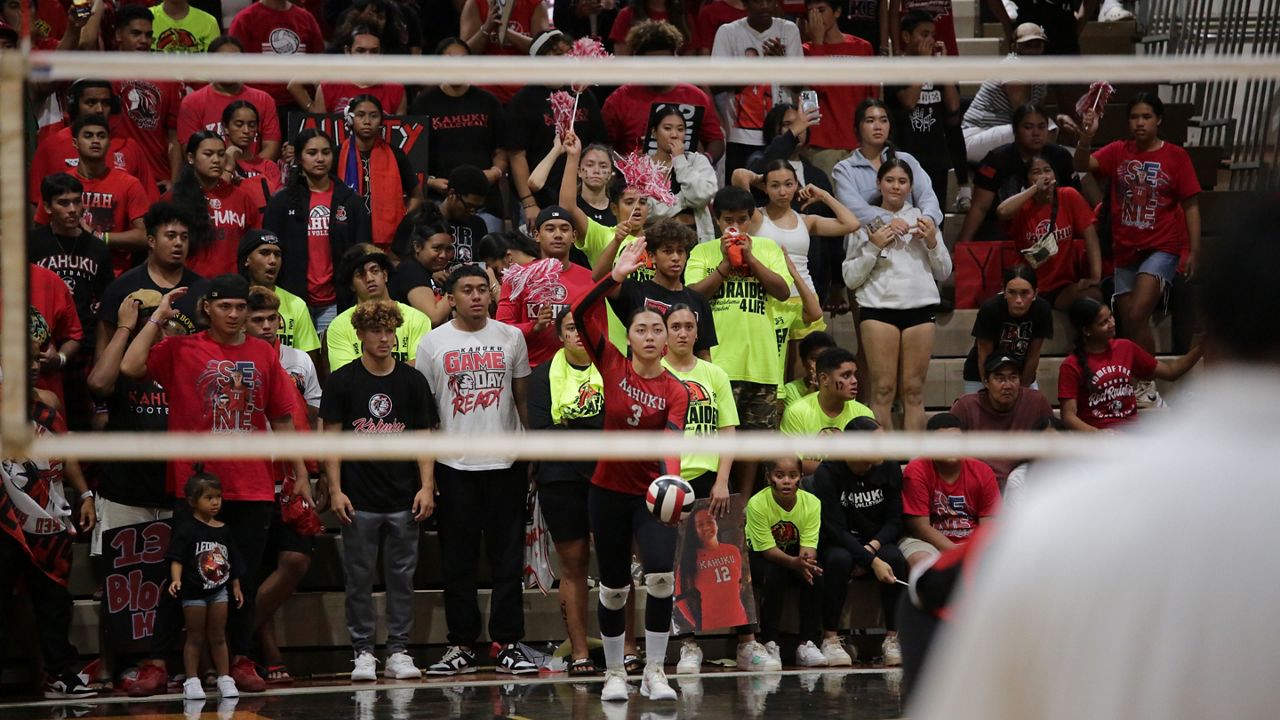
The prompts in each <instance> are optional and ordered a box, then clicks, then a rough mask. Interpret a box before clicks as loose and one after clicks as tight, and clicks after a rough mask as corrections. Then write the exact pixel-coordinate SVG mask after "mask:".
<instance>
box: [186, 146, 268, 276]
mask: <svg viewBox="0 0 1280 720" xmlns="http://www.w3.org/2000/svg"><path fill="white" fill-rule="evenodd" d="M226 154H227V144H226V143H225V142H224V141H223V139H222V136H220V135H218V133H216V132H214V131H212V130H200V131H197V132H195V133H193V134H192V135H191V137H190V138H189V139H188V140H187V147H186V160H187V164H186V165H185V166H184V167H183V168H182V172H181V173H180V174H179V175H178V182H176V183H174V184H173V192H172V197H171V199H172V200H173V202H174V203H176V204H178V205H180V206H182V207H184V208H186V209H187V210H188V211H190V213H191V219H192V224H191V227H190V228H188V230H189V231H190V237H191V247H190V249H189V250H188V252H187V267H188V268H190V269H191V271H192V272H194V273H196V274H197V275H201V276H203V277H207V278H211V277H214V276H216V275H225V274H227V273H235V272H236V251H237V250H238V249H239V247H240V238H241V236H243V235H244V231H245V230H248V229H249V228H256V227H259V226H260V225H261V224H262V216H261V215H260V214H259V212H258V205H257V203H256V202H255V201H254V200H253V198H251V197H250V196H249V194H248V193H247V192H245V191H244V190H241V189H240V188H238V187H236V186H235V185H232V184H231V183H229V182H227V181H226V180H224V179H223V168H224V167H225V165H226V160H227V158H226Z"/></svg>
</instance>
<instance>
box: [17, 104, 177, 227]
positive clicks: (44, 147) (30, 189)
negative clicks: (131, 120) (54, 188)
mask: <svg viewBox="0 0 1280 720" xmlns="http://www.w3.org/2000/svg"><path fill="white" fill-rule="evenodd" d="M113 126H115V124H114V123H113ZM106 160H107V166H108V167H110V168H113V169H115V170H119V171H120V172H121V173H125V174H128V175H132V176H133V177H135V178H137V179H138V182H140V183H141V185H142V190H143V192H145V193H146V194H147V199H148V200H150V201H152V202H154V201H155V200H157V199H158V198H159V196H160V191H159V189H158V188H157V187H156V183H155V176H154V175H152V174H151V163H150V161H148V160H147V154H146V153H145V152H144V151H143V150H142V148H141V147H139V146H138V144H137V143H136V142H134V141H133V140H131V139H129V138H128V137H125V136H124V135H123V132H122V134H121V135H119V136H116V137H112V138H111V144H110V145H109V146H108V148H107V158H106ZM79 165H80V154H79V153H77V152H76V147H75V145H73V144H72V141H71V128H69V127H64V128H63V129H61V130H59V131H57V132H55V133H54V134H52V135H50V136H49V137H47V138H45V139H44V140H43V141H42V142H41V143H40V144H39V145H37V146H36V155H35V157H34V158H33V159H32V160H31V170H30V172H29V174H28V175H27V200H28V201H29V202H30V203H31V204H33V205H37V206H38V205H40V182H41V181H42V180H44V179H45V178H46V177H48V176H50V175H52V174H54V173H60V172H61V173H68V174H70V175H76V168H77V167H79ZM76 177H79V176H78V175H76ZM164 178H165V179H166V180H167V179H168V178H169V173H168V171H166V172H165V174H164ZM80 180H81V181H82V182H83V181H84V178H80Z"/></svg>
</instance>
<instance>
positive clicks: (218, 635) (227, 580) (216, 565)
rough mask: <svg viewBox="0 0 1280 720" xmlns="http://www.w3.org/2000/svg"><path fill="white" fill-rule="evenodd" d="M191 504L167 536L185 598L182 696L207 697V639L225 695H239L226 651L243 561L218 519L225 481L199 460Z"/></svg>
mask: <svg viewBox="0 0 1280 720" xmlns="http://www.w3.org/2000/svg"><path fill="white" fill-rule="evenodd" d="M184 494H185V495H186V498H187V504H188V505H190V506H191V517H192V520H191V521H189V522H185V523H178V524H177V527H176V528H175V529H174V533H173V538H172V539H171V540H170V542H169V553H168V555H166V557H167V558H168V559H169V560H170V561H171V562H170V564H169V575H170V578H171V580H170V583H169V594H170V595H173V596H174V597H176V598H179V599H181V600H182V614H183V617H184V618H185V620H186V625H187V641H186V644H185V645H184V646H183V648H182V661H183V665H184V666H185V670H186V674H187V680H186V682H184V683H183V685H182V697H183V698H185V699H187V700H203V699H204V688H203V687H201V685H200V658H201V656H202V655H203V653H204V646H205V643H206V642H208V644H209V654H210V655H211V656H212V657H213V667H214V670H215V671H216V672H217V673H218V692H219V693H220V694H221V695H222V697H224V698H232V697H239V695H240V691H239V690H237V689H236V683H235V681H234V680H232V679H231V675H230V674H229V671H230V659H229V657H228V653H227V633H226V627H227V600H228V587H230V593H229V594H230V597H231V598H232V599H234V600H235V603H236V607H237V608H238V607H240V606H241V605H243V604H244V596H243V595H241V594H240V577H239V574H240V568H242V567H244V565H243V564H242V563H241V562H240V557H239V554H238V552H237V551H236V547H235V545H234V543H232V541H231V531H230V529H229V528H228V527H227V525H226V523H224V522H222V521H220V520H218V519H216V517H215V516H216V515H217V514H218V511H220V510H221V509H222V483H221V482H220V481H219V480H218V478H216V477H214V476H213V475H211V474H209V473H206V472H204V470H203V469H202V467H201V466H200V465H196V471H195V473H194V474H193V475H192V476H191V477H189V478H187V485H186V488H185V489H184Z"/></svg>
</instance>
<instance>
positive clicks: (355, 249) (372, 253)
mask: <svg viewBox="0 0 1280 720" xmlns="http://www.w3.org/2000/svg"><path fill="white" fill-rule="evenodd" d="M370 262H376V263H378V264H379V265H381V266H382V269H383V270H386V271H387V275H390V274H391V273H392V272H393V271H394V270H395V266H394V265H392V264H391V258H389V257H387V254H386V253H385V252H383V251H382V250H381V249H379V248H378V246H377V245H373V244H371V243H360V244H358V245H353V246H351V248H350V249H348V250H347V251H346V252H345V253H343V255H342V261H341V262H340V263H339V267H338V274H337V275H335V276H334V284H335V285H338V284H341V285H342V286H343V287H350V285H351V278H353V277H355V274H356V271H357V270H359V269H360V268H362V267H364V266H365V265H366V264H368V263H370Z"/></svg>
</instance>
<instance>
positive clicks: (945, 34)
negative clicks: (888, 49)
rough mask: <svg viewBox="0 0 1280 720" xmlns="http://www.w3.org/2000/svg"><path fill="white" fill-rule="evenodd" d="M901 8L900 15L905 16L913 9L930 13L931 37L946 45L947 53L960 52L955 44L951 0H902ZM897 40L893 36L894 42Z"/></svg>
mask: <svg viewBox="0 0 1280 720" xmlns="http://www.w3.org/2000/svg"><path fill="white" fill-rule="evenodd" d="M901 8H902V14H901V16H900V17H906V15H907V13H909V12H912V11H915V10H920V11H924V12H927V13H929V14H930V15H932V16H933V37H934V38H935V39H937V40H941V41H942V44H943V45H946V46H947V54H948V55H952V56H955V55H959V54H960V48H959V47H958V46H957V45H956V21H955V18H954V17H953V16H952V15H951V0H902V5H901ZM897 42H898V40H897V38H894V43H895V44H896V43H897Z"/></svg>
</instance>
